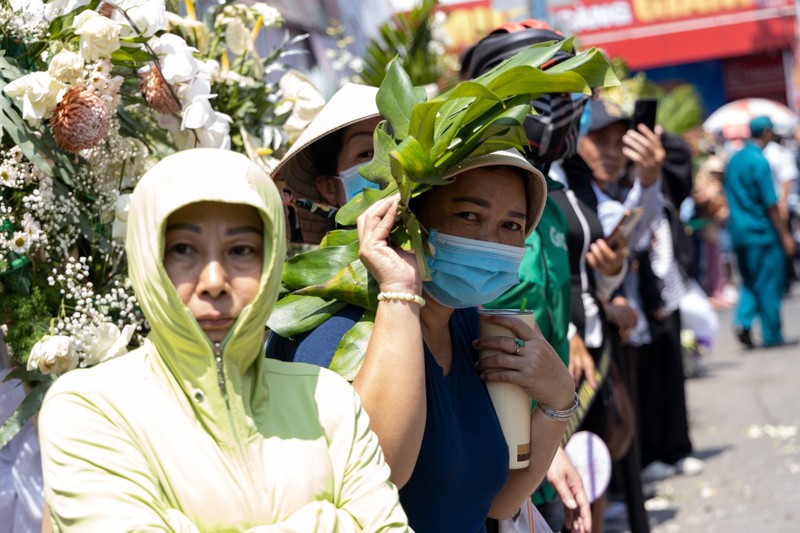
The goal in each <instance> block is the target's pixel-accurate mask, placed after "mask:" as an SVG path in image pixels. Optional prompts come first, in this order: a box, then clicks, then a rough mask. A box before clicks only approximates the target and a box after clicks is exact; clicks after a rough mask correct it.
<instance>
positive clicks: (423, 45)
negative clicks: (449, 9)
mask: <svg viewBox="0 0 800 533" xmlns="http://www.w3.org/2000/svg"><path fill="white" fill-rule="evenodd" d="M438 3H439V2H438V1H437V0H422V2H420V3H419V4H418V5H417V6H416V7H415V8H414V9H412V10H411V12H410V13H407V14H398V15H396V16H395V17H394V18H393V19H391V20H390V21H388V22H385V23H384V24H382V25H381V27H380V28H379V29H378V37H376V38H374V39H372V40H371V41H370V42H369V44H368V45H367V50H366V53H365V55H364V70H363V71H362V73H361V78H362V79H363V80H364V82H365V83H366V84H367V85H372V86H373V87H380V85H381V84H382V83H383V78H384V77H385V76H386V72H387V69H388V66H389V63H390V62H391V61H392V59H394V58H395V57H397V58H399V60H400V63H401V66H402V68H403V70H404V71H405V72H406V73H407V74H408V77H409V78H410V79H411V81H412V83H413V84H414V85H417V86H422V85H427V84H430V83H436V82H438V81H439V80H441V79H442V78H444V77H445V76H446V72H447V68H446V67H445V65H444V63H443V60H442V58H441V57H440V56H439V55H438V54H433V53H431V52H430V44H431V42H432V41H433V39H434V35H433V15H434V10H435V8H436V6H437V5H438Z"/></svg>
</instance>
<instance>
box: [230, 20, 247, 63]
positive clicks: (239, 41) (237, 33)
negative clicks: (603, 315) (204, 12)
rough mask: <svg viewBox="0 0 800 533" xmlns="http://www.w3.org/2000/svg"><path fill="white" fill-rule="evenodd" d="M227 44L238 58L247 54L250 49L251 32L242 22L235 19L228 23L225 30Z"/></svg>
mask: <svg viewBox="0 0 800 533" xmlns="http://www.w3.org/2000/svg"><path fill="white" fill-rule="evenodd" d="M225 44H227V45H228V48H230V50H231V52H233V53H234V54H236V55H237V56H241V55H244V54H246V53H247V51H248V50H249V49H250V32H249V31H247V26H245V25H244V24H243V23H242V21H241V20H239V19H233V20H231V21H230V22H228V25H227V27H226V28H225Z"/></svg>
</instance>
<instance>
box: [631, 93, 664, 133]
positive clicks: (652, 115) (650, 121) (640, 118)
mask: <svg viewBox="0 0 800 533" xmlns="http://www.w3.org/2000/svg"><path fill="white" fill-rule="evenodd" d="M657 108H658V100H656V99H655V98H639V99H637V100H636V103H635V104H634V106H633V117H631V129H632V130H635V129H636V126H638V125H639V124H644V125H645V126H647V127H648V128H650V129H651V130H654V131H655V129H656V109H657Z"/></svg>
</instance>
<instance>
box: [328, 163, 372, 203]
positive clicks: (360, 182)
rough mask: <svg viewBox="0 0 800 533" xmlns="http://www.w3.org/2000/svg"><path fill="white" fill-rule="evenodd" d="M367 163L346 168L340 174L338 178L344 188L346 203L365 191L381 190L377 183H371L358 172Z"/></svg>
mask: <svg viewBox="0 0 800 533" xmlns="http://www.w3.org/2000/svg"><path fill="white" fill-rule="evenodd" d="M367 163H369V161H366V162H364V163H360V164H358V165H355V166H352V167H350V168H346V169H344V170H343V171H341V172H339V176H338V177H339V180H340V181H341V182H342V185H343V186H344V197H345V201H346V202H349V201H350V200H352V199H353V197H354V196H355V195H357V194H358V193H360V192H361V191H363V190H364V189H380V186H379V185H378V184H377V183H373V182H371V181H369V180H368V179H367V178H365V177H364V176H362V175H361V174H360V173H359V172H358V169H360V168H361V167H363V166H364V165H366V164H367Z"/></svg>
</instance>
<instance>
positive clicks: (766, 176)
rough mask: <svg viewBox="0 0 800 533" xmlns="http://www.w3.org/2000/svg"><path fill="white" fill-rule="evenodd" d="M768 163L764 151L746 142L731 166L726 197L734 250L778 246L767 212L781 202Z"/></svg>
mask: <svg viewBox="0 0 800 533" xmlns="http://www.w3.org/2000/svg"><path fill="white" fill-rule="evenodd" d="M770 176H771V175H770V169H769V162H767V159H766V158H765V157H764V156H763V155H762V153H761V149H760V148H759V147H758V146H757V145H756V144H754V143H752V142H747V144H745V146H744V148H742V149H741V150H740V151H738V152H737V153H736V154H734V156H733V157H732V158H731V160H730V161H729V162H728V171H727V172H726V175H725V195H726V197H727V199H728V206H729V209H730V221H729V225H728V230H729V231H730V234H731V240H732V241H733V245H734V246H759V245H765V244H773V243H779V242H780V240H779V238H778V233H777V232H776V231H775V228H774V227H773V225H772V222H771V221H770V219H769V216H768V215H767V208H769V207H771V206H773V205H775V204H776V203H777V202H778V197H777V196H776V194H775V186H774V185H773V184H772V178H771V177H770Z"/></svg>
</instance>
